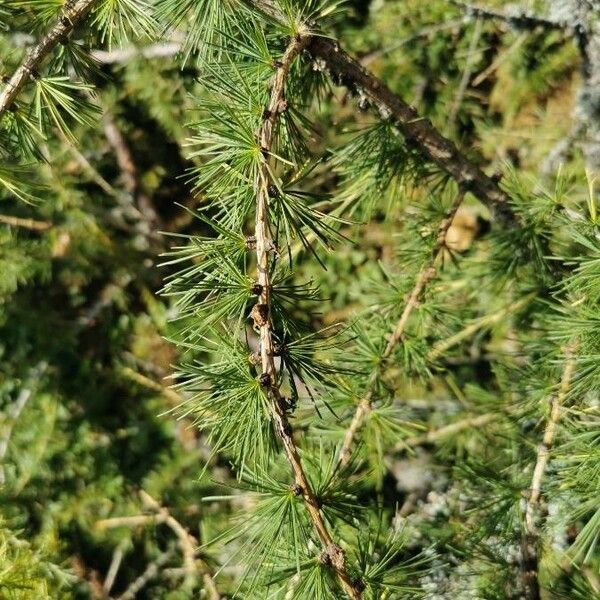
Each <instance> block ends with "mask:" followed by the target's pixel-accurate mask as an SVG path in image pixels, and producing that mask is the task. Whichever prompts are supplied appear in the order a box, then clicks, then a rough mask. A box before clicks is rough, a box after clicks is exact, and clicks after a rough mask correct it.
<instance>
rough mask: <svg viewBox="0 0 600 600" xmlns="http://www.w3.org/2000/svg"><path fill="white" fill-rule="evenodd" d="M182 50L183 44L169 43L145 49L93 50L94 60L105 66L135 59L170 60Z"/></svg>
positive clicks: (153, 45) (152, 45)
mask: <svg viewBox="0 0 600 600" xmlns="http://www.w3.org/2000/svg"><path fill="white" fill-rule="evenodd" d="M180 50H181V42H177V41H175V42H167V43H160V44H151V45H150V46H145V47H143V48H136V47H132V48H118V49H116V50H108V51H107V50H93V51H92V52H91V55H92V58H93V59H94V60H95V61H96V62H99V63H101V64H104V65H113V64H118V63H124V62H127V61H129V60H132V59H134V58H145V59H147V60H150V59H153V58H170V57H172V56H175V55H177V54H178V53H179V51H180Z"/></svg>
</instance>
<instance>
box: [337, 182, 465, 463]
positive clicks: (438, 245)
mask: <svg viewBox="0 0 600 600" xmlns="http://www.w3.org/2000/svg"><path fill="white" fill-rule="evenodd" d="M464 195H465V193H464V191H463V190H459V192H458V194H457V195H456V198H455V199H454V202H453V203H452V206H451V207H450V210H449V211H448V214H447V215H446V217H444V219H443V220H442V222H441V223H440V225H439V227H438V234H437V238H436V241H435V244H434V246H433V249H432V253H431V258H430V260H429V261H428V262H427V264H426V265H425V266H424V267H423V268H422V269H421V272H420V273H419V276H418V277H417V281H416V282H415V285H414V287H413V289H412V291H411V292H410V294H409V296H408V298H407V300H406V304H405V305H404V310H403V311H402V314H401V315H400V319H399V320H398V322H397V323H396V326H395V327H394V330H393V332H392V334H391V336H390V338H389V340H388V343H387V345H386V347H385V349H384V351H383V353H382V354H381V357H380V359H379V363H378V365H377V368H376V369H374V370H373V372H372V373H371V376H370V377H369V381H368V383H367V390H366V393H365V395H364V396H363V398H362V400H361V401H360V402H359V404H358V406H357V407H356V411H355V413H354V416H353V417H352V421H351V422H350V425H349V427H348V429H347V430H346V433H345V435H344V441H343V442H342V447H341V448H340V453H339V456H338V464H339V466H345V465H347V464H348V462H349V460H350V456H351V452H352V445H353V443H354V438H355V436H356V434H357V432H358V430H359V428H360V426H361V425H362V422H363V419H364V418H365V416H366V415H367V414H368V412H369V411H370V410H371V402H372V400H373V395H374V394H375V389H376V386H377V383H378V381H379V378H380V377H381V375H382V373H383V369H384V366H385V363H386V362H387V360H388V359H389V358H390V356H391V355H392V352H393V351H394V349H395V347H396V346H397V345H398V343H399V342H400V341H401V340H402V339H403V337H404V332H405V330H406V325H407V324H408V320H409V318H410V316H411V314H412V312H413V310H414V309H415V308H416V307H417V306H418V304H419V300H420V298H421V295H422V294H423V291H424V290H425V288H426V287H427V285H428V284H429V282H430V281H431V280H432V279H433V278H434V277H435V275H436V262H437V261H438V259H439V258H440V257H441V256H442V254H443V252H444V249H445V245H446V235H447V233H448V230H449V229H450V225H451V224H452V220H453V219H454V215H455V214H456V211H457V210H458V207H459V206H460V204H461V202H462V201H463V198H464Z"/></svg>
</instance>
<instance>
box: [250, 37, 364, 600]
mask: <svg viewBox="0 0 600 600" xmlns="http://www.w3.org/2000/svg"><path fill="white" fill-rule="evenodd" d="M310 39H311V38H310V37H309V36H307V35H306V36H304V35H300V34H299V35H297V36H296V37H295V38H293V39H292V41H291V43H290V44H289V46H288V47H287V49H286V51H285V53H284V55H283V57H282V58H281V60H280V61H279V62H278V63H276V64H277V67H276V71H275V76H274V78H273V81H272V87H271V96H270V99H269V104H268V106H267V108H266V109H265V111H264V116H263V120H262V124H261V127H260V130H259V132H258V139H259V143H260V148H261V152H262V154H263V160H262V162H261V165H260V167H259V170H258V174H257V177H256V182H255V184H256V223H255V232H254V234H255V239H256V262H257V274H258V285H259V286H260V289H261V293H260V296H259V298H258V302H257V304H256V305H255V307H254V308H253V310H252V315H253V317H254V320H255V324H256V326H257V327H258V329H259V332H260V356H261V366H262V374H261V378H260V379H261V385H262V386H263V388H264V389H265V391H266V393H267V395H268V397H269V400H270V404H271V413H272V418H273V421H274V423H275V429H276V431H277V433H278V435H279V437H280V439H281V442H282V444H283V448H284V451H285V454H286V457H287V460H288V462H289V463H290V466H291V468H292V472H293V475H294V481H295V490H297V493H298V494H299V495H302V498H303V499H304V504H305V506H306V509H307V511H308V514H309V517H310V520H311V521H312V524H313V526H314V529H315V531H316V533H317V535H318V537H319V540H320V541H321V544H322V546H323V552H324V554H323V555H322V556H323V559H324V560H326V561H327V563H328V564H330V565H331V567H332V568H333V569H334V571H335V573H336V575H337V578H338V580H339V582H340V584H341V586H342V588H343V589H344V591H345V592H346V593H347V594H348V596H349V597H350V598H351V599H352V600H361V599H362V591H361V588H360V585H359V584H357V582H355V581H353V580H352V579H351V577H350V575H349V573H348V570H347V566H346V558H345V556H344V551H343V550H342V548H341V547H340V546H339V545H338V544H337V543H335V542H334V540H333V538H332V537H331V534H330V532H329V530H328V528H327V525H326V524H325V520H324V518H323V515H322V514H321V510H320V503H319V502H318V500H317V498H316V497H315V495H314V492H313V491H312V488H311V485H310V483H309V481H308V477H307V476H306V472H305V470H304V466H303V464H302V461H301V459H300V455H299V453H298V449H297V447H296V443H295V441H294V438H293V431H292V426H291V424H290V421H289V418H288V415H287V413H286V403H285V400H284V398H283V397H282V394H281V392H280V389H279V385H278V381H277V378H278V374H277V369H276V367H275V360H274V355H275V352H274V343H273V329H272V327H273V324H272V320H271V296H270V292H271V280H270V275H269V273H270V258H269V255H270V253H271V252H272V250H273V248H274V246H275V244H274V240H273V239H272V236H271V231H270V218H269V190H270V188H271V185H272V183H273V182H272V174H271V173H272V170H271V167H270V165H269V158H270V154H271V151H272V147H273V141H274V133H275V128H276V126H277V122H278V119H279V116H280V114H281V113H282V112H283V111H285V110H286V108H287V104H286V100H285V82H286V79H287V76H288V73H289V70H290V67H291V65H292V63H293V62H294V59H295V58H297V57H298V55H299V54H300V53H301V52H302V51H303V50H304V49H305V48H306V47H307V45H308V44H309V43H310Z"/></svg>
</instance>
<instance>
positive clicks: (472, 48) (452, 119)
mask: <svg viewBox="0 0 600 600" xmlns="http://www.w3.org/2000/svg"><path fill="white" fill-rule="evenodd" d="M481 24H482V21H481V19H477V20H476V21H475V27H474V30H473V35H472V36H471V41H470V42H469V48H468V50H467V60H466V63H465V69H464V71H463V74H462V77H461V79H460V83H459V85H458V89H457V90H456V94H455V96H454V100H453V102H452V107H451V108H450V114H449V116H448V121H447V125H446V132H449V131H453V130H454V125H455V123H456V118H457V117H458V111H459V110H460V107H461V105H462V103H463V100H464V97H465V94H466V92H467V88H468V87H469V81H470V80H471V75H472V73H473V66H474V65H473V63H474V57H475V55H476V52H477V44H478V43H479V39H480V38H481Z"/></svg>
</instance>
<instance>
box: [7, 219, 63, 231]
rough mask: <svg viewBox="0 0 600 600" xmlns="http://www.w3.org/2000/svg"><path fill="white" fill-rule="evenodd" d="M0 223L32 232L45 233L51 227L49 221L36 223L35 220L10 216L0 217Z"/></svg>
mask: <svg viewBox="0 0 600 600" xmlns="http://www.w3.org/2000/svg"><path fill="white" fill-rule="evenodd" d="M0 223H4V224H5V225H10V226H11V227H23V228H24V229H31V230H32V231H46V230H48V229H50V227H52V223H50V221H36V220H35V219H23V218H21V217H13V216H12V215H0Z"/></svg>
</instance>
